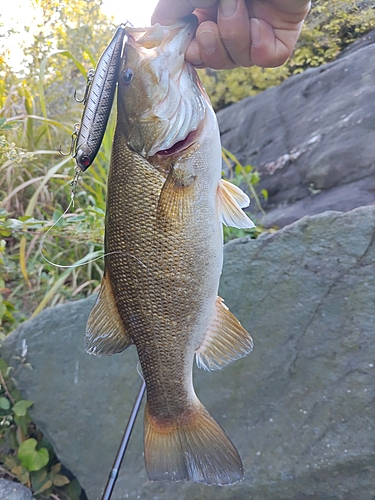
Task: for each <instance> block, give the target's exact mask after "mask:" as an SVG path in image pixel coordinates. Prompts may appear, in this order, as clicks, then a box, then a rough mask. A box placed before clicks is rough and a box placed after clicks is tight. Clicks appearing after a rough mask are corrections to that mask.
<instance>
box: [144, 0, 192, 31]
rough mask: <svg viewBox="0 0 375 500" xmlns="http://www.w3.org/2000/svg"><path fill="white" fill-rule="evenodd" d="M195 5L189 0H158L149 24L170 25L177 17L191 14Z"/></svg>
mask: <svg viewBox="0 0 375 500" xmlns="http://www.w3.org/2000/svg"><path fill="white" fill-rule="evenodd" d="M194 9H195V7H194V6H193V5H192V4H191V3H190V2H189V0H178V1H177V2H176V0H160V1H159V2H158V4H157V6H156V7H155V10H154V13H153V14H152V17H151V24H155V23H160V24H161V25H163V26H170V25H172V24H174V23H175V22H176V21H178V20H179V19H181V18H183V17H186V16H188V15H189V14H192V12H193V10H194Z"/></svg>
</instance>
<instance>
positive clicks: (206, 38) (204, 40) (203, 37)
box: [197, 30, 217, 54]
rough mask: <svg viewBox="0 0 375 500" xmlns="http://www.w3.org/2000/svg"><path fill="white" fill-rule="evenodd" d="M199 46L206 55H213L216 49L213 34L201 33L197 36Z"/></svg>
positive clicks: (207, 31)
mask: <svg viewBox="0 0 375 500" xmlns="http://www.w3.org/2000/svg"><path fill="white" fill-rule="evenodd" d="M197 38H198V41H199V45H200V47H201V49H202V50H203V51H204V52H205V53H206V54H213V53H214V52H215V50H216V49H217V42H216V37H215V33H214V32H213V31H211V30H204V31H201V32H200V33H199V34H198V35H197Z"/></svg>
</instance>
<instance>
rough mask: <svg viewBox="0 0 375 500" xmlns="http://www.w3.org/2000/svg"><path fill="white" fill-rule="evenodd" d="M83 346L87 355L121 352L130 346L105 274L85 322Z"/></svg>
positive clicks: (130, 342)
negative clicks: (84, 345)
mask: <svg viewBox="0 0 375 500" xmlns="http://www.w3.org/2000/svg"><path fill="white" fill-rule="evenodd" d="M85 344H86V351H87V352H88V353H89V354H108V355H110V354H115V353H117V352H121V351H123V350H124V349H126V348H127V347H129V345H130V344H132V341H131V339H130V337H129V335H128V334H127V333H126V331H125V328H124V325H123V323H122V320H121V318H120V315H119V312H118V309H117V306H116V301H115V298H114V296H113V292H112V287H111V283H110V281H109V279H108V278H107V276H106V274H104V276H103V280H102V285H101V288H100V292H99V295H98V298H97V299H96V302H95V305H94V307H93V308H92V310H91V313H90V316H89V319H88V321H87V327H86V335H85Z"/></svg>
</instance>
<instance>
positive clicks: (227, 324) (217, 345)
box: [196, 297, 253, 370]
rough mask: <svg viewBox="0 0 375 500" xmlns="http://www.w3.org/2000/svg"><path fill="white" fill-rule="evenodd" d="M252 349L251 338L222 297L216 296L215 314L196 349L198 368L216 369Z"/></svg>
mask: <svg viewBox="0 0 375 500" xmlns="http://www.w3.org/2000/svg"><path fill="white" fill-rule="evenodd" d="M252 350H253V340H252V338H251V336H250V334H249V333H248V332H247V331H246V330H245V329H244V328H243V326H242V325H241V323H240V322H239V321H238V319H237V318H236V317H235V316H233V314H232V313H231V312H230V311H229V309H228V308H227V306H226V305H225V304H224V301H223V299H221V298H220V297H217V300H216V315H215V318H214V321H213V322H212V325H211V327H210V328H209V330H208V331H207V332H206V336H205V337H204V339H203V342H202V344H201V345H200V346H199V348H198V350H197V351H196V360H197V365H198V367H199V368H204V369H205V370H217V369H219V368H222V367H223V366H226V365H227V364H229V363H230V362H231V361H234V360H236V359H238V358H242V357H243V356H246V354H248V353H249V352H251V351H252Z"/></svg>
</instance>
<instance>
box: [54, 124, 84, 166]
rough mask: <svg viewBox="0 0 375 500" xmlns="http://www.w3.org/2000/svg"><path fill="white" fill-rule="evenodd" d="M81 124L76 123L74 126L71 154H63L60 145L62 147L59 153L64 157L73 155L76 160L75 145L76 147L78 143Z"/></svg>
mask: <svg viewBox="0 0 375 500" xmlns="http://www.w3.org/2000/svg"><path fill="white" fill-rule="evenodd" d="M79 125H80V124H79V123H75V124H74V129H73V133H72V141H71V143H70V150H69V153H63V152H62V151H61V144H60V147H59V153H60V154H61V155H62V156H70V155H72V156H73V158H74V155H73V153H74V148H75V145H76V142H77V136H78V132H79Z"/></svg>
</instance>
